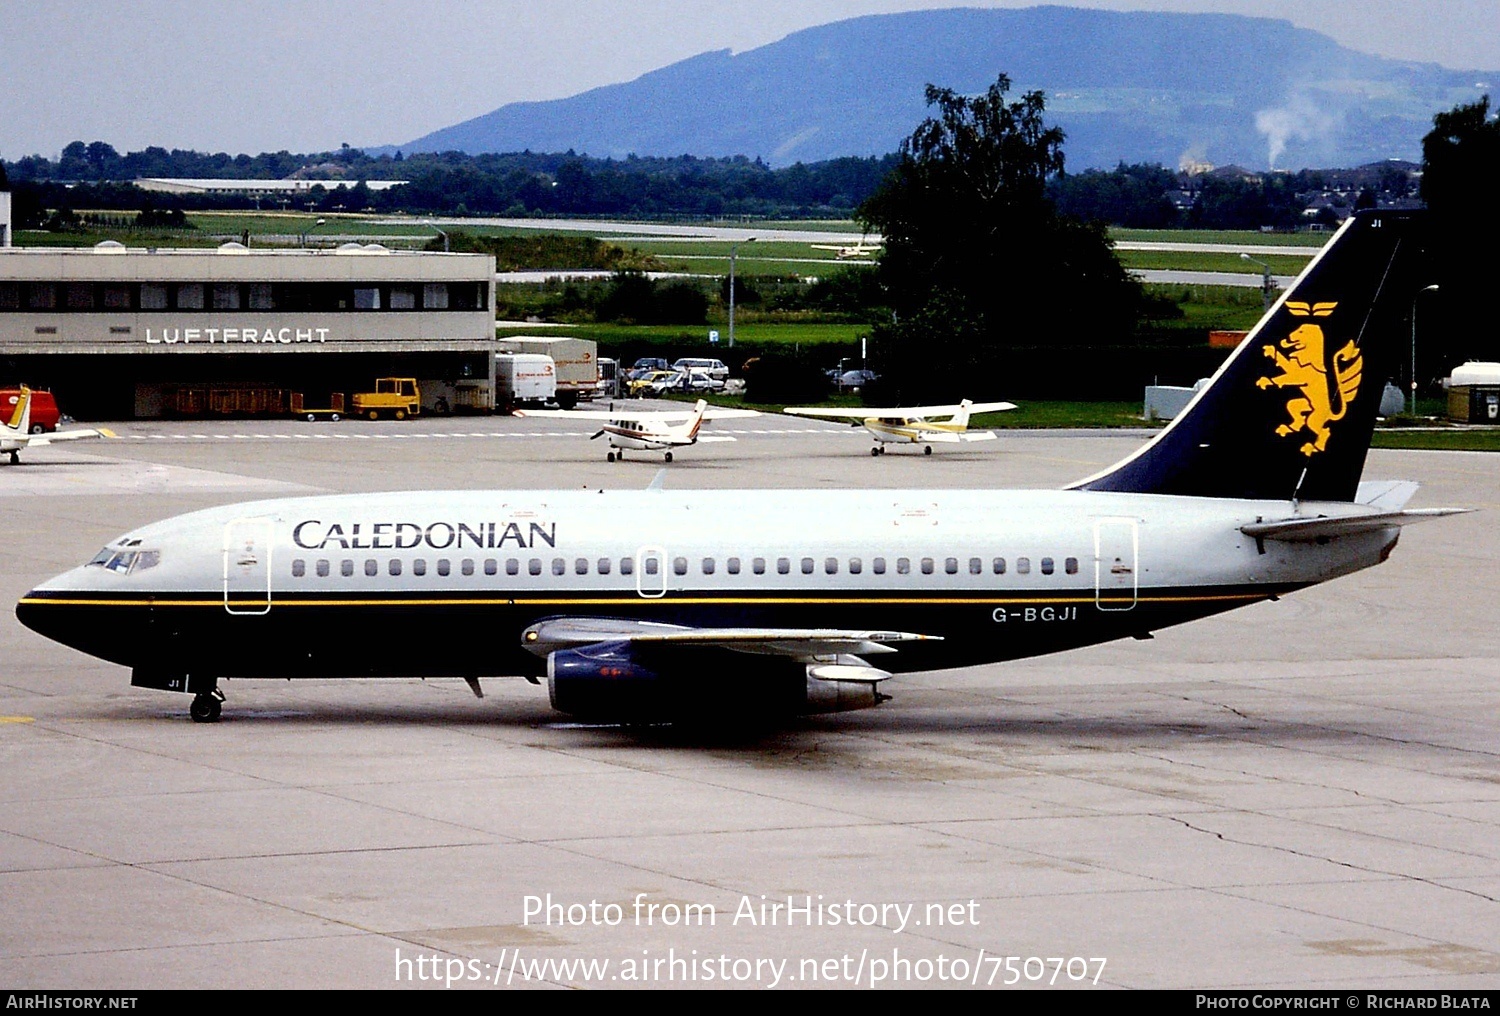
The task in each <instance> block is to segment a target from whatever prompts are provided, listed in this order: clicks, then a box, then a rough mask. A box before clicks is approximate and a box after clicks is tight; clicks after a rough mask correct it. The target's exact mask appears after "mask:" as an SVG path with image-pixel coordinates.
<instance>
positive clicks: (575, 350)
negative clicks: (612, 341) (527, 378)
mask: <svg viewBox="0 0 1500 1016" xmlns="http://www.w3.org/2000/svg"><path fill="white" fill-rule="evenodd" d="M495 348H496V349H497V350H498V351H500V352H502V353H541V354H544V355H546V356H550V357H552V362H553V363H554V364H556V367H557V404H558V405H559V406H561V407H562V408H564V409H572V408H573V407H574V406H575V405H577V404H578V400H579V399H591V398H593V397H594V394H595V392H596V391H597V389H598V386H599V343H597V342H595V341H594V340H593V339H575V338H573V337H572V336H568V335H512V336H509V337H507V338H503V339H498V340H496V342H495Z"/></svg>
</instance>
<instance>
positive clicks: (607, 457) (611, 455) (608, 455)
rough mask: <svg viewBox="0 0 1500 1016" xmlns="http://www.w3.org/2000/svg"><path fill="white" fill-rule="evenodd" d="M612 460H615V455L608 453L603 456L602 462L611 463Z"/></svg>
mask: <svg viewBox="0 0 1500 1016" xmlns="http://www.w3.org/2000/svg"><path fill="white" fill-rule="evenodd" d="M614 460H615V453H614V452H610V453H608V454H607V455H605V456H604V461H605V462H613V461H614Z"/></svg>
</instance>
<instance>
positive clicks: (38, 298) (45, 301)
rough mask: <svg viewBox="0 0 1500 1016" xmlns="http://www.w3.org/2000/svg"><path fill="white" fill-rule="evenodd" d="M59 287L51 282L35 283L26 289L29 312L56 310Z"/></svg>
mask: <svg viewBox="0 0 1500 1016" xmlns="http://www.w3.org/2000/svg"><path fill="white" fill-rule="evenodd" d="M56 308H57V287H56V286H54V285H53V284H52V283H50V282H33V283H31V284H30V285H29V286H27V287H26V309H27V310H55V309H56Z"/></svg>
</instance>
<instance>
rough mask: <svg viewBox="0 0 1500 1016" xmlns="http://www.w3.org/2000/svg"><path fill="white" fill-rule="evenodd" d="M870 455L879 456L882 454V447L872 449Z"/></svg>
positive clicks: (877, 446)
mask: <svg viewBox="0 0 1500 1016" xmlns="http://www.w3.org/2000/svg"><path fill="white" fill-rule="evenodd" d="M870 454H871V455H879V454H880V446H879V445H876V446H875V447H874V448H871V449H870Z"/></svg>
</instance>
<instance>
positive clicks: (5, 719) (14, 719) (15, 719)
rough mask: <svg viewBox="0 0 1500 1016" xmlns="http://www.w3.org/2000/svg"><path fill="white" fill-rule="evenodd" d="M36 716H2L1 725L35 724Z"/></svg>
mask: <svg viewBox="0 0 1500 1016" xmlns="http://www.w3.org/2000/svg"><path fill="white" fill-rule="evenodd" d="M35 722H36V717H35V716H0V723H35Z"/></svg>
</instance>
